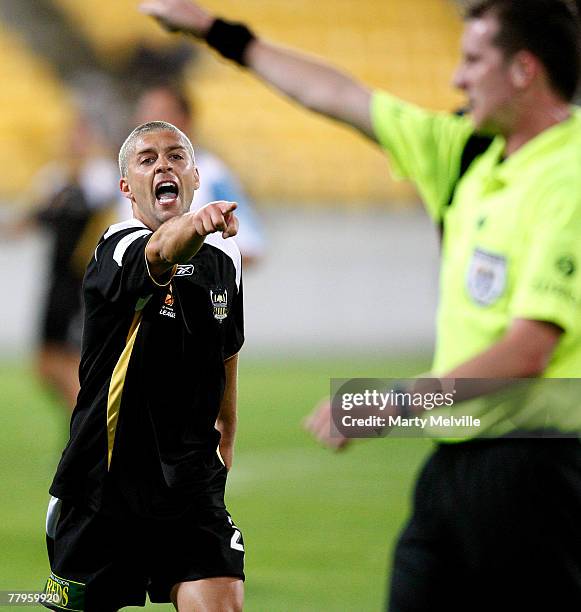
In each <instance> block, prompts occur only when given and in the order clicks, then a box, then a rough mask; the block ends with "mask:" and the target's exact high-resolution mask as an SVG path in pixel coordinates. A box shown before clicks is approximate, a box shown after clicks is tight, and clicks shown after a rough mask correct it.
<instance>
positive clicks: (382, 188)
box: [34, 0, 460, 208]
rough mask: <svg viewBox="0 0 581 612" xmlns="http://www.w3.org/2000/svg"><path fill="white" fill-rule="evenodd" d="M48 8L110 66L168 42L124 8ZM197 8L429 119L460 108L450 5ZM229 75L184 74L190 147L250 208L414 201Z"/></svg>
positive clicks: (208, 65) (220, 69) (221, 66)
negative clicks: (429, 113)
mask: <svg viewBox="0 0 581 612" xmlns="http://www.w3.org/2000/svg"><path fill="white" fill-rule="evenodd" d="M54 2H55V4H57V5H58V6H59V7H61V8H62V9H63V10H65V11H67V13H68V14H69V16H70V17H71V19H73V21H74V22H75V23H77V24H78V25H79V28H80V29H81V30H82V31H83V32H84V33H85V34H86V35H87V37H88V38H89V39H90V41H91V43H92V44H93V46H94V47H95V48H96V49H97V50H98V52H99V53H100V54H102V55H103V56H104V57H105V58H106V59H108V60H109V61H110V62H114V61H119V60H120V59H122V58H123V57H127V56H128V55H129V52H130V51H131V49H132V48H133V46H134V45H135V44H136V43H137V42H138V41H143V40H146V41H147V43H148V44H160V45H163V44H168V43H170V42H172V40H175V39H172V38H171V37H169V36H168V35H166V34H163V33H160V30H159V29H156V28H155V27H154V24H152V23H151V22H150V20H147V19H145V18H141V17H140V16H139V15H138V14H136V12H135V5H136V2H135V1H134V0H84V1H83V2H82V3H81V2H78V0H54ZM208 7H209V8H210V9H211V10H218V11H220V12H223V13H224V14H228V15H232V16H233V17H234V18H236V17H237V16H239V17H241V18H242V17H244V19H245V20H247V21H248V22H250V23H252V24H254V26H255V27H256V29H257V30H258V31H259V32H261V33H262V34H264V35H265V36H272V37H273V38H274V39H276V40H281V41H283V42H287V43H288V44H289V45H293V46H297V47H300V48H302V49H305V50H307V51H310V52H313V53H315V54H321V55H323V56H325V57H326V58H330V59H332V60H333V61H334V62H335V63H336V64H337V65H339V66H343V67H345V69H347V70H349V71H351V72H352V73H354V74H356V75H358V76H360V77H361V79H363V80H365V81H366V82H369V83H372V84H375V85H378V86H380V87H385V88H386V89H388V90H389V91H392V92H394V93H396V94H398V95H400V96H402V97H403V98H406V99H408V100H411V101H414V102H417V103H419V104H423V105H427V106H430V107H432V108H440V109H450V108H453V107H455V106H456V105H457V104H459V102H460V97H459V96H456V95H454V94H453V92H452V90H451V87H450V85H449V83H450V80H451V77H452V72H453V68H454V65H455V64H454V63H455V60H456V58H457V54H458V42H457V41H458V33H459V27H460V24H459V20H458V19H457V17H456V15H455V10H456V9H455V8H454V6H453V4H452V2H446V1H444V0H417V1H415V2H413V3H410V2H408V1H407V0H392V1H390V2H379V1H378V0H318V1H317V2H311V1H310V0H294V1H293V2H286V1H283V0H248V1H247V2H244V3H243V6H241V5H240V4H239V3H238V2H236V1H235V0H221V1H218V0H212V1H209V2H208ZM386 57H389V58H390V61H389V62H385V58H386ZM233 70H236V69H235V68H232V67H231V66H229V65H227V64H226V63H224V62H223V61H221V60H219V59H218V58H217V57H216V56H213V55H211V54H209V53H202V54H200V61H199V62H198V63H197V64H196V65H195V66H193V67H192V68H191V74H190V77H191V78H190V83H191V87H192V90H193V89H194V88H195V91H196V94H197V96H196V97H197V99H198V100H199V107H200V125H202V126H203V129H202V130H201V131H200V134H199V140H200V142H201V143H202V144H203V143H206V146H208V147H210V148H211V149H212V150H214V151H216V153H217V154H218V155H219V156H220V157H222V158H223V159H224V160H225V161H226V162H227V163H228V164H229V165H230V166H231V167H232V168H233V170H234V171H235V172H236V173H237V174H239V175H240V176H241V177H243V179H244V182H245V184H246V186H247V188H248V190H249V192H250V194H251V196H252V197H253V198H254V199H256V200H258V201H260V202H261V203H263V204H268V203H269V202H280V201H283V202H288V203H292V204H293V205H294V204H296V203H299V204H305V205H308V204H310V203H317V205H322V204H325V203H329V204H331V205H334V206H337V205H340V206H342V207H345V208H349V207H360V206H362V205H363V206H370V205H382V206H384V205H385V204H386V203H390V204H391V205H393V206H396V205H397V204H398V203H401V204H403V205H406V204H409V202H410V201H414V200H415V199H416V198H415V195H414V193H413V192H412V191H411V188H410V187H409V186H407V185H403V184H398V183H395V182H392V181H390V180H389V179H388V178H387V177H386V174H387V173H386V168H385V164H384V160H383V157H382V155H381V154H380V153H378V152H377V151H376V150H374V149H373V148H372V147H369V146H367V145H366V144H365V143H364V142H362V141H361V140H360V139H358V138H357V137H356V136H355V135H354V134H351V133H350V131H349V130H348V129H345V128H343V127H338V126H335V125H333V124H332V123H331V122H326V121H322V120H321V119H319V118H316V117H313V116H310V115H309V113H307V112H305V111H303V110H298V109H297V108H295V107H293V106H292V105H291V104H289V103H287V102H285V101H282V100H280V99H278V98H277V97H275V96H272V95H271V94H270V93H269V92H268V91H267V90H266V89H265V87H264V86H262V85H260V84H258V83H256V82H254V81H253V80H252V79H251V78H250V77H248V76H247V75H245V74H244V72H243V71H241V70H238V74H236V75H233V74H232V71H233ZM34 98H37V99H38V97H37V96H34ZM54 112H58V111H57V110H55V111H54Z"/></svg>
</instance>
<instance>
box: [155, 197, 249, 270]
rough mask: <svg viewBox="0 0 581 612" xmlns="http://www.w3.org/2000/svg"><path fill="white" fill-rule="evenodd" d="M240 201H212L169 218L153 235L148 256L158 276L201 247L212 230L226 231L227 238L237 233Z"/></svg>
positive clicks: (186, 259) (223, 232)
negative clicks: (237, 212)
mask: <svg viewBox="0 0 581 612" xmlns="http://www.w3.org/2000/svg"><path fill="white" fill-rule="evenodd" d="M236 206H237V205H236V202H225V201H220V202H210V203H209V204H206V206H203V207H202V208H200V209H199V210H197V211H196V212H189V213H186V214H185V215H181V216H179V217H174V218H173V219H169V220H168V221H166V222H165V223H164V224H162V225H161V226H160V227H159V228H158V229H157V230H156V231H155V232H154V233H153V234H152V236H151V238H150V239H149V242H148V243H147V247H146V248H145V256H146V257H147V263H148V265H149V271H150V273H151V274H152V275H153V277H154V278H160V277H162V276H163V275H164V274H165V273H166V272H167V271H168V270H169V269H170V268H171V267H172V266H173V265H174V264H177V263H184V262H186V261H188V260H189V259H190V258H191V257H193V256H194V255H195V254H196V253H197V252H198V251H199V250H200V248H201V246H202V244H203V243H204V240H205V238H206V236H207V235H208V234H213V233H214V232H219V231H221V232H222V237H223V238H230V237H231V236H235V235H236V233H237V232H238V220H237V219H236V216H235V215H234V210H235V209H236Z"/></svg>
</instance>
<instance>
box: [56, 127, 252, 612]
mask: <svg viewBox="0 0 581 612" xmlns="http://www.w3.org/2000/svg"><path fill="white" fill-rule="evenodd" d="M119 166H120V170H121V177H122V178H121V183H120V185H121V191H122V193H123V195H124V196H125V197H126V198H127V199H128V200H129V201H130V202H131V206H132V210H133V218H132V219H130V220H128V221H124V222H121V223H117V224H115V225H112V226H111V227H110V228H109V229H108V230H107V231H106V232H105V234H104V235H103V236H102V238H101V240H100V242H99V243H98V245H97V248H96V249H95V252H94V256H93V258H92V260H91V262H90V264H89V266H88V269H87V272H86V275H85V280H84V301H85V326H84V335H83V350H82V358H81V367H80V381H81V390H80V393H79V397H78V401H77V405H76V407H75V410H74V412H73V416H72V420H71V432H70V439H69V442H68V444H67V446H66V448H65V450H64V452H63V455H62V458H61V461H60V463H59V466H58V469H57V473H56V475H55V478H54V480H53V483H52V486H51V488H50V492H51V495H52V496H53V498H52V500H51V503H50V505H49V512H48V516H47V543H48V548H49V557H50V562H51V570H52V573H51V575H50V578H49V579H48V582H47V585H46V589H45V590H46V593H47V594H48V595H51V596H55V595H56V596H58V598H59V599H58V601H56V602H53V603H48V604H47V605H48V607H52V608H53V609H55V610H62V609H64V610H86V611H88V612H91V611H93V612H110V611H112V610H117V609H119V608H121V607H123V606H128V605H144V602H145V594H146V592H148V593H149V597H150V599H151V600H152V601H154V602H169V601H170V600H171V601H172V602H173V603H174V605H175V606H176V607H177V608H178V609H179V610H180V611H193V610H196V611H198V610H203V611H213V612H224V611H235V610H241V609H242V600H243V582H242V581H243V579H244V573H243V561H244V545H243V541H242V536H241V534H240V531H239V530H238V528H237V527H236V526H235V525H234V523H233V522H232V519H231V517H230V515H229V514H228V512H227V511H226V508H225V505H224V488H225V484H226V474H227V470H228V469H230V468H231V466H232V461H233V450H234V436H235V431H236V393H237V363H238V357H237V355H238V351H239V350H240V348H241V346H242V343H243V339H244V338H243V320H242V284H241V267H240V252H239V251H238V248H237V246H236V244H235V242H234V241H233V240H228V238H230V237H231V236H234V235H235V234H236V231H237V227H238V221H237V219H236V217H235V215H234V210H235V209H236V203H234V202H226V201H219V202H212V203H210V204H207V205H206V206H204V207H203V208H201V209H199V210H197V211H195V212H188V211H189V209H190V205H191V203H192V200H193V196H194V192H195V190H197V189H198V187H199V183H200V181H199V175H198V171H197V169H196V165H195V159H194V151H193V148H192V145H191V142H190V141H189V139H188V138H187V136H185V134H183V133H182V132H181V131H180V130H178V129H177V128H176V127H174V126H173V125H171V124H169V123H165V122H151V123H147V124H144V125H141V126H139V127H137V128H136V129H135V130H134V131H133V132H132V133H131V134H130V135H129V137H128V138H127V140H126V141H125V143H124V144H123V146H122V147H121V151H120V154H119Z"/></svg>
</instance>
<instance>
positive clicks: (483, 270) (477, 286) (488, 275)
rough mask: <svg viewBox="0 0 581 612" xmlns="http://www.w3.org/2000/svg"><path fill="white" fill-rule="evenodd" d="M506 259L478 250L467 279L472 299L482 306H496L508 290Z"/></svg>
mask: <svg viewBox="0 0 581 612" xmlns="http://www.w3.org/2000/svg"><path fill="white" fill-rule="evenodd" d="M506 267H507V266H506V257H502V256H501V255H495V254H493V253H488V252H486V251H482V250H480V249H476V250H475V251H474V254H473V255H472V260H471V261H470V266H469V268H468V277H467V279H466V288H467V290H468V294H469V295H470V297H471V298H472V299H473V300H474V301H475V302H476V303H477V304H479V305H480V306H490V305H491V304H494V302H496V301H497V300H498V299H499V298H500V296H501V295H502V294H503V293H504V290H505V288H506V276H507V274H506Z"/></svg>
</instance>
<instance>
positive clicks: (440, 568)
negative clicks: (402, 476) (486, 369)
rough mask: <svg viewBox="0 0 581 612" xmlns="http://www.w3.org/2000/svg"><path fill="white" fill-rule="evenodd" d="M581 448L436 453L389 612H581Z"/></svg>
mask: <svg viewBox="0 0 581 612" xmlns="http://www.w3.org/2000/svg"><path fill="white" fill-rule="evenodd" d="M580 542H581V443H580V442H579V440H577V439H500V440H488V441H474V442H469V443H462V444H448V445H441V446H439V447H438V449H437V450H436V452H435V453H434V454H433V455H432V456H431V457H430V458H429V460H428V462H427V464H426V466H425V467H424V469H423V471H422V473H421V475H420V477H419V480H418V483H417V486H416V492H415V498H414V509H413V514H412V517H411V519H410V521H409V523H408V525H407V527H406V528H405V530H404V532H403V533H402V535H401V537H400V540H399V543H398V545H397V548H396V551H395V559H394V567H393V572H392V580H391V592H390V598H389V606H388V608H389V610H390V612H433V611H435V610H446V611H447V612H460V611H466V610H470V611H471V612H483V611H487V612H491V611H494V612H505V611H506V612H514V611H516V610H526V611H527V612H531V611H535V612H536V611H540V610H543V611H544V612H545V611H546V610H557V609H558V610H581V545H580V544H579V543H580Z"/></svg>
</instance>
